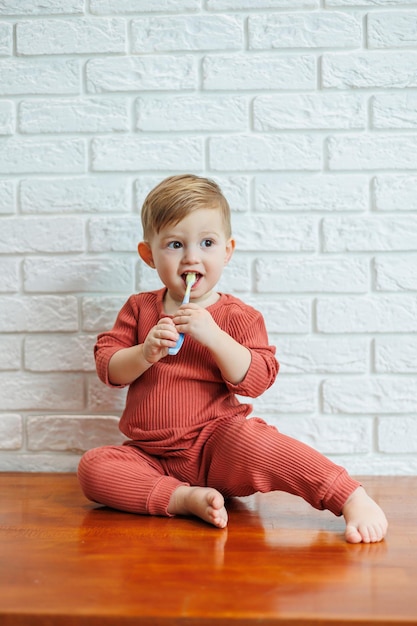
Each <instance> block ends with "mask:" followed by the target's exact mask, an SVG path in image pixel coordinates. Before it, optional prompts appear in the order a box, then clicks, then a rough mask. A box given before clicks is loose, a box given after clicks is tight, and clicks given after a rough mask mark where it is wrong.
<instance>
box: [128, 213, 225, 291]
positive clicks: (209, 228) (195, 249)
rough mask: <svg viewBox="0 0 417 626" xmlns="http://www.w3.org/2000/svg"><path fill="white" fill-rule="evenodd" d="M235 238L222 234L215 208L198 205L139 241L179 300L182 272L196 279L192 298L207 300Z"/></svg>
mask: <svg viewBox="0 0 417 626" xmlns="http://www.w3.org/2000/svg"><path fill="white" fill-rule="evenodd" d="M234 247H235V242H234V240H233V239H228V238H227V237H226V234H225V229H224V225H223V220H222V215H221V212H220V210H218V209H197V210H195V211H193V212H192V213H190V214H189V215H187V217H185V218H184V219H183V220H181V222H179V223H178V224H176V225H175V226H173V225H169V226H166V227H164V228H163V229H161V231H160V232H159V233H158V234H155V235H154V236H153V237H152V239H151V241H150V242H149V243H147V242H141V243H140V244H139V254H140V256H141V257H142V259H143V260H144V261H145V262H146V263H147V264H148V265H150V266H151V267H155V268H156V270H157V272H158V274H159V277H160V278H161V280H162V282H163V283H164V285H165V286H166V287H167V289H168V293H169V295H170V297H171V298H172V299H173V300H175V301H178V302H180V301H181V300H182V298H183V296H184V292H185V286H186V285H185V276H186V274H187V273H189V272H195V273H196V275H197V282H196V283H195V284H194V286H193V288H192V290H191V300H192V301H193V302H199V301H206V300H207V297H209V296H210V295H211V293H212V290H213V289H214V287H215V286H216V284H217V282H218V280H219V278H220V276H221V274H222V271H223V268H224V266H225V265H226V264H227V263H228V262H229V260H230V258H231V256H232V254H233V250H234Z"/></svg>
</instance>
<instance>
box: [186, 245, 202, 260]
mask: <svg viewBox="0 0 417 626" xmlns="http://www.w3.org/2000/svg"><path fill="white" fill-rule="evenodd" d="M199 251H200V249H199V246H197V245H195V244H189V245H186V246H184V248H183V255H182V262H183V263H184V264H188V265H191V264H193V263H198V262H199V260H200V255H199Z"/></svg>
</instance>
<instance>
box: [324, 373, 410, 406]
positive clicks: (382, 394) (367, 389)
mask: <svg viewBox="0 0 417 626" xmlns="http://www.w3.org/2000/svg"><path fill="white" fill-rule="evenodd" d="M323 409H324V412H325V413H346V414H348V415H349V414H357V413H359V414H374V413H384V414H385V413H393V412H395V413H409V412H411V411H416V410H417V396H416V391H415V379H413V378H412V377H410V378H404V377H390V378H389V379H388V378H387V377H383V376H381V377H375V378H372V379H371V378H368V379H366V378H357V377H353V378H336V377H335V378H328V379H327V380H325V381H324V383H323Z"/></svg>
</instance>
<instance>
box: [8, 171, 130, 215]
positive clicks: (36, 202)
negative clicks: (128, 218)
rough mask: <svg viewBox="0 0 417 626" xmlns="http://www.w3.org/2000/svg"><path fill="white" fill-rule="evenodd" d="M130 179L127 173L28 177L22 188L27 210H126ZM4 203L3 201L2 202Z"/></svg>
mask: <svg viewBox="0 0 417 626" xmlns="http://www.w3.org/2000/svg"><path fill="white" fill-rule="evenodd" d="M129 187H130V182H129V180H128V179H127V178H126V177H125V176H121V177H114V176H108V175H107V176H100V175H94V176H92V175H89V176H88V177H87V176H86V177H70V178H54V179H52V180H51V179H50V178H43V179H38V178H28V179H26V180H22V181H21V183H20V189H19V192H20V193H19V199H20V206H21V210H22V212H23V213H36V214H40V213H45V214H46V213H59V214H61V215H62V214H63V213H83V214H86V213H110V212H113V211H114V212H116V213H118V214H119V213H126V212H128V211H129V210H130V205H131V202H130V188H129ZM0 204H1V203H0Z"/></svg>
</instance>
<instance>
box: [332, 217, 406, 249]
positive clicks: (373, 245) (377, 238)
mask: <svg viewBox="0 0 417 626" xmlns="http://www.w3.org/2000/svg"><path fill="white" fill-rule="evenodd" d="M416 241H417V217H414V216H409V217H406V216H404V217H396V216H395V217H385V216H381V215H380V216H377V217H374V216H372V217H363V216H362V217H347V216H346V217H325V218H324V220H323V249H324V250H325V251H326V252H343V251H350V252H352V251H357V252H359V251H361V252H362V251H365V252H366V251H370V250H377V251H394V250H413V249H415V242H416Z"/></svg>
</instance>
